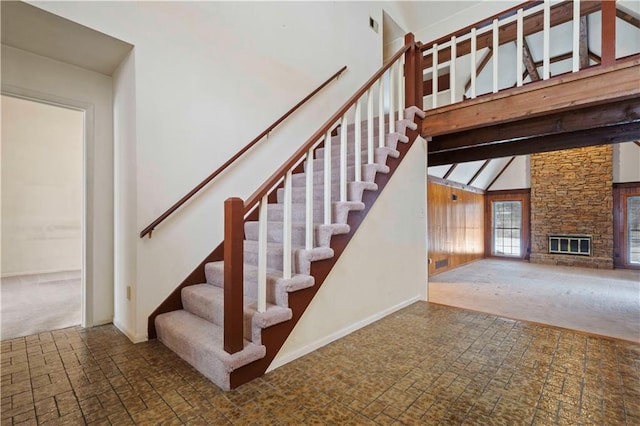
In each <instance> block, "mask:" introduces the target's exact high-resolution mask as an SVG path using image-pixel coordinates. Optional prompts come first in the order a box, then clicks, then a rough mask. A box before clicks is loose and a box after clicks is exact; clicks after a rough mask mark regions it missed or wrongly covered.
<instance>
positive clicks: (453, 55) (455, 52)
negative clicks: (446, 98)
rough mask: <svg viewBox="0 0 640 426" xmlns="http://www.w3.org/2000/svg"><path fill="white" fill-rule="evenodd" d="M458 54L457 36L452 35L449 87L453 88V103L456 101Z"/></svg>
mask: <svg viewBox="0 0 640 426" xmlns="http://www.w3.org/2000/svg"><path fill="white" fill-rule="evenodd" d="M456 56H458V43H457V42H456V36H453V37H451V63H450V65H449V89H450V90H451V103H452V104H453V103H455V102H456V59H457V58H456Z"/></svg>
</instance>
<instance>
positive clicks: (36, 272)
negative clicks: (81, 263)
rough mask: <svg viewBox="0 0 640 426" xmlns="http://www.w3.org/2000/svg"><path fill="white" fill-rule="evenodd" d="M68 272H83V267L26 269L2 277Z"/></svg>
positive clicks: (4, 274)
mask: <svg viewBox="0 0 640 426" xmlns="http://www.w3.org/2000/svg"><path fill="white" fill-rule="evenodd" d="M68 272H80V273H82V269H80V268H76V269H45V270H42V271H26V272H9V273H3V274H2V275H1V276H0V278H13V277H22V276H24V277H30V276H32V275H54V274H65V273H68Z"/></svg>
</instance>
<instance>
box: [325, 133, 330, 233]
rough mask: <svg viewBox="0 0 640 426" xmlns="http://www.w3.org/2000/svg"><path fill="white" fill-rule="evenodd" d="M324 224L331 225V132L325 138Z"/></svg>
mask: <svg viewBox="0 0 640 426" xmlns="http://www.w3.org/2000/svg"><path fill="white" fill-rule="evenodd" d="M324 224H325V225H330V224H331V130H327V134H326V135H325V137H324Z"/></svg>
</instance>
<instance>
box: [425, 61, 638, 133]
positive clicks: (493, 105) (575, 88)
mask: <svg viewBox="0 0 640 426" xmlns="http://www.w3.org/2000/svg"><path fill="white" fill-rule="evenodd" d="M639 70H640V55H635V56H633V57H630V58H627V59H624V60H620V61H618V62H617V63H615V64H614V65H611V66H608V67H591V68H588V69H586V70H583V71H580V72H577V73H571V74H564V75H562V76H559V77H557V78H552V79H549V80H543V81H538V82H535V83H531V84H527V85H524V86H522V87H516V88H513V89H507V90H503V91H500V92H498V93H494V94H488V95H485V96H481V97H478V98H476V99H472V100H468V101H466V102H462V103H457V104H453V105H448V106H444V107H442V108H436V109H432V110H428V111H426V116H425V118H424V120H423V121H422V137H424V138H430V137H434V136H439V135H444V134H448V133H456V132H460V131H464V130H470V129H477V128H481V127H486V126H491V125H496V124H501V123H508V122H511V121H518V120H520V119H521V118H522V117H529V118H533V117H539V116H543V115H548V114H557V113H560V112H563V111H569V110H574V109H580V108H586V107H588V106H593V105H599V104H605V103H613V102H618V101H623V100H625V99H632V98H637V97H640V85H639V84H638V71H639Z"/></svg>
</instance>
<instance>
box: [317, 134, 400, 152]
mask: <svg viewBox="0 0 640 426" xmlns="http://www.w3.org/2000/svg"><path fill="white" fill-rule="evenodd" d="M400 142H402V143H407V142H409V138H408V137H407V136H405V135H403V134H401V133H397V132H394V133H389V134H387V136H386V140H385V144H384V146H386V147H388V148H391V149H396V148H397V146H398V143H400ZM340 145H341V142H340V140H339V139H338V140H337V141H334V140H333V139H332V140H331V156H332V157H339V156H340ZM373 146H374V150H375V148H378V137H377V136H376V137H375V138H374V144H373ZM361 147H362V151H363V152H364V153H368V152H369V146H368V142H367V140H366V139H363V141H362V145H361ZM354 150H355V143H354V141H353V140H351V139H348V140H347V155H349V154H353V153H354ZM324 151H325V149H324V147H320V148H318V149H316V150H315V155H314V158H323V157H324Z"/></svg>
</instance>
